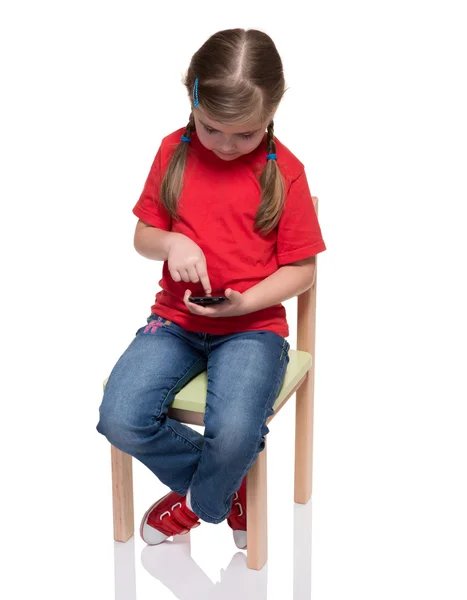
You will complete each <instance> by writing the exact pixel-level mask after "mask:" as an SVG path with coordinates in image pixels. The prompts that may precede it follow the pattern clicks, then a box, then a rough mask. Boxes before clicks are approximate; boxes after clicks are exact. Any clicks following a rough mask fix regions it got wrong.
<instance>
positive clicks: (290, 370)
mask: <svg viewBox="0 0 467 600" xmlns="http://www.w3.org/2000/svg"><path fill="white" fill-rule="evenodd" d="M289 357H290V361H289V364H288V367H287V372H286V374H285V378H284V383H283V384H282V388H281V391H280V392H279V396H278V397H277V399H276V401H275V403H274V406H273V408H274V410H275V411H276V410H277V409H278V408H279V407H280V405H281V404H282V403H283V402H284V400H285V399H286V398H287V396H288V395H289V394H290V392H291V391H292V390H293V389H294V387H295V386H296V385H297V383H298V382H299V381H300V379H301V378H302V377H303V376H304V375H305V374H306V372H307V371H308V370H309V369H310V367H311V354H309V353H308V352H302V351H301V350H289ZM108 379H109V378H108V377H107V379H106V380H105V381H104V389H105V386H106V384H107V381H108ZM207 391H208V377H207V371H203V372H202V373H200V374H199V375H197V376H196V377H194V378H193V379H192V380H191V381H189V382H188V383H187V384H186V386H185V387H184V388H182V389H181V390H180V391H179V392H178V394H177V395H176V396H175V398H174V401H173V402H172V404H171V405H170V407H171V408H178V409H183V410H191V411H192V412H198V413H203V414H204V410H205V408H206V395H207Z"/></svg>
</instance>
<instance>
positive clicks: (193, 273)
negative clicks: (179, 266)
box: [187, 265, 199, 283]
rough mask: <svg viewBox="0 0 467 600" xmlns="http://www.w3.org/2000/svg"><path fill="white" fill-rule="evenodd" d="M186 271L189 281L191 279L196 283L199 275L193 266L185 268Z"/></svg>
mask: <svg viewBox="0 0 467 600" xmlns="http://www.w3.org/2000/svg"><path fill="white" fill-rule="evenodd" d="M187 272H188V275H189V277H190V281H192V282H193V283H198V281H199V276H198V272H197V270H196V268H195V266H194V265H193V266H191V267H190V268H189V269H187Z"/></svg>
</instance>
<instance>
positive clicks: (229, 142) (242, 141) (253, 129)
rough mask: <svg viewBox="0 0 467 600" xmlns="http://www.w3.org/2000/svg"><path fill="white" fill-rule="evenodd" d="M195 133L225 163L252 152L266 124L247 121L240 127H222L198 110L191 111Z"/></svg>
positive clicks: (260, 138) (258, 142)
mask: <svg viewBox="0 0 467 600" xmlns="http://www.w3.org/2000/svg"><path fill="white" fill-rule="evenodd" d="M193 116H194V119H195V126H196V133H197V134H198V138H199V141H200V142H201V143H202V144H203V146H204V147H205V148H207V149H208V150H211V151H212V152H214V154H216V156H218V157H219V158H222V160H225V161H232V160H235V159H236V158H238V157H239V156H243V155H244V154H249V153H250V152H253V150H255V149H256V148H257V147H258V146H259V144H260V143H261V142H262V140H263V136H264V132H265V131H266V128H267V125H268V123H269V122H270V121H271V119H268V123H258V122H256V121H248V122H247V123H243V124H242V125H222V123H218V122H217V121H213V120H212V119H210V118H209V117H208V116H206V113H205V112H204V111H202V110H201V109H200V108H194V109H193Z"/></svg>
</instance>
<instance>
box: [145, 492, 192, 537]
mask: <svg viewBox="0 0 467 600" xmlns="http://www.w3.org/2000/svg"><path fill="white" fill-rule="evenodd" d="M199 525H201V523H200V522H199V518H198V516H197V515H195V513H194V512H192V511H191V510H190V509H189V508H188V506H187V505H186V496H180V495H179V494H176V493H175V492H169V493H168V494H167V495H165V496H164V497H163V498H161V499H160V500H158V501H157V502H155V503H154V504H153V505H152V506H151V507H150V508H148V510H147V511H146V513H145V515H144V517H143V519H142V521H141V526H140V529H139V532H140V535H141V537H142V538H143V540H144V541H145V542H146V543H147V544H149V545H151V546H154V545H156V544H160V543H161V542H163V541H165V540H166V539H167V538H168V537H170V536H172V535H184V534H185V533H188V532H189V531H190V529H194V528H195V527H198V526H199Z"/></svg>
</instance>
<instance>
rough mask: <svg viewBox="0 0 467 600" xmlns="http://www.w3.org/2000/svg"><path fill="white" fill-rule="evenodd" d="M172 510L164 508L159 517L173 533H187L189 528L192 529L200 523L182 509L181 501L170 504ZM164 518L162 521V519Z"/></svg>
mask: <svg viewBox="0 0 467 600" xmlns="http://www.w3.org/2000/svg"><path fill="white" fill-rule="evenodd" d="M171 510H172V512H170V510H166V511H165V512H164V513H162V514H161V515H160V517H159V520H160V521H161V523H163V525H164V527H165V528H166V529H167V530H169V531H171V532H172V534H173V535H183V534H185V533H188V532H189V531H190V529H194V528H195V527H198V525H201V523H200V522H199V521H198V520H197V519H196V520H195V519H194V518H193V517H191V516H190V515H188V514H187V513H186V512H184V510H183V506H182V503H181V502H177V503H175V504H174V505H173V506H172V509H171ZM163 519H164V521H163Z"/></svg>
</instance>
